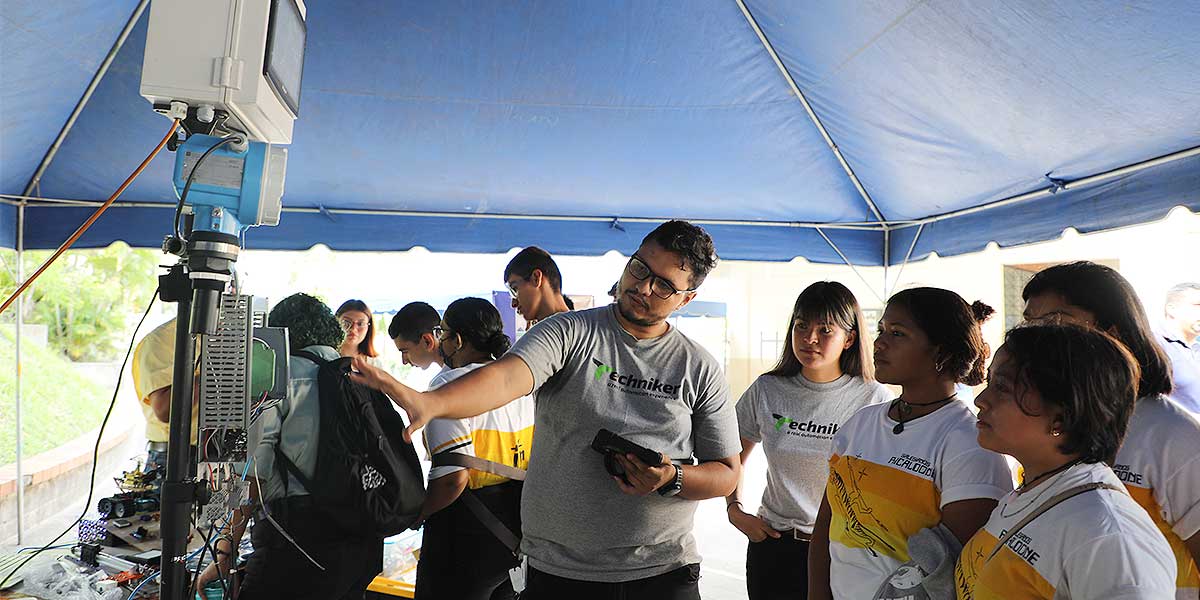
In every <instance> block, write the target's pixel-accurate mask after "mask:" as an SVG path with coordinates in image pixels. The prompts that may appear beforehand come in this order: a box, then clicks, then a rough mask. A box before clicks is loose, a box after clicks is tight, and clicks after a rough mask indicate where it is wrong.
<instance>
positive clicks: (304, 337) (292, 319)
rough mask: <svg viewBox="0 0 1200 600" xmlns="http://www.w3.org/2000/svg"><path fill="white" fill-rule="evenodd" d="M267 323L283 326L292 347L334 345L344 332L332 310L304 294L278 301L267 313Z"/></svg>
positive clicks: (268, 324)
mask: <svg viewBox="0 0 1200 600" xmlns="http://www.w3.org/2000/svg"><path fill="white" fill-rule="evenodd" d="M267 326H269V327H287V330H288V346H290V347H291V349H292V350H300V349H301V348H307V347H309V346H329V347H330V348H337V347H338V346H339V345H340V344H341V343H342V337H343V335H344V332H343V331H342V326H341V325H339V324H338V320H337V317H334V316H333V311H331V310H329V307H328V306H326V305H325V303H324V302H321V301H320V300H318V299H317V298H314V297H313V296H309V295H308V294H292V295H291V296H288V297H287V298H284V299H283V300H280V301H279V304H276V305H275V308H272V309H271V314H270V315H268V316H267Z"/></svg>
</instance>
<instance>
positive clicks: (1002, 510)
mask: <svg viewBox="0 0 1200 600" xmlns="http://www.w3.org/2000/svg"><path fill="white" fill-rule="evenodd" d="M1080 462H1081V461H1080V460H1079V459H1075V460H1072V461H1070V462H1068V463H1066V464H1064V465H1059V466H1058V467H1055V468H1053V469H1050V470H1049V471H1046V472H1045V473H1042V474H1041V475H1038V476H1037V477H1034V478H1032V479H1027V480H1025V483H1022V484H1021V485H1020V486H1018V487H1017V489H1015V490H1013V492H1014V494H1013V495H1010V496H1009V498H1011V499H1012V502H1009V501H1007V500H1006V501H1005V502H1004V504H1003V505H1002V506H1001V507H1000V516H1001V517H1003V518H1005V519H1008V518H1010V517H1014V516H1016V515H1018V514H1020V513H1021V511H1023V510H1025V509H1026V508H1029V507H1030V506H1033V505H1034V504H1036V503H1037V502H1038V501H1039V500H1041V498H1042V496H1043V495H1044V494H1045V493H1046V492H1047V490H1049V489H1050V488H1049V487H1045V488H1042V490H1041V491H1040V492H1038V493H1037V494H1036V495H1035V496H1034V498H1033V500H1030V501H1029V502H1028V503H1027V504H1022V505H1021V506H1019V507H1018V508H1017V510H1016V511H1014V512H1013V513H1012V514H1006V513H1005V509H1007V508H1009V507H1010V505H1011V504H1015V503H1017V501H1018V500H1021V494H1023V493H1024V492H1026V491H1027V490H1028V488H1029V486H1031V485H1033V484H1034V483H1037V482H1038V481H1040V480H1043V479H1048V478H1050V477H1053V476H1054V475H1057V474H1059V473H1062V472H1063V471H1066V470H1067V469H1070V468H1071V467H1073V466H1075V465H1077V464H1079V463H1080Z"/></svg>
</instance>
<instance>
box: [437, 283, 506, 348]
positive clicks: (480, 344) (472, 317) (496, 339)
mask: <svg viewBox="0 0 1200 600" xmlns="http://www.w3.org/2000/svg"><path fill="white" fill-rule="evenodd" d="M442 319H443V320H444V321H445V322H446V326H447V327H449V328H450V331H452V332H454V333H457V334H458V335H460V336H462V338H463V342H464V343H467V344H470V345H471V347H472V348H475V349H476V350H478V351H480V352H482V353H484V354H487V355H489V356H491V357H492V358H493V359H496V358H500V357H501V356H503V355H504V353H505V352H508V348H509V346H511V345H512V342H511V341H510V340H509V339H508V335H507V334H505V333H504V321H503V320H501V318H500V311H498V310H496V307H495V306H493V305H492V303H491V302H488V301H487V300H484V299H483V298H459V299H458V300H455V301H454V302H451V303H450V306H448V307H446V312H445V314H443V315H442Z"/></svg>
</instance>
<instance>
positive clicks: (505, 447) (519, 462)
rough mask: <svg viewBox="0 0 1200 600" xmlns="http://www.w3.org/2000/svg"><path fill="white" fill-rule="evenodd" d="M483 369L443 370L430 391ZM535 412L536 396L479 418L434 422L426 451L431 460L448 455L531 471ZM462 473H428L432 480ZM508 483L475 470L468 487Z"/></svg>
mask: <svg viewBox="0 0 1200 600" xmlns="http://www.w3.org/2000/svg"><path fill="white" fill-rule="evenodd" d="M482 366H483V365H482V364H480V363H473V364H469V365H466V366H464V367H459V368H457V369H443V370H442V372H441V373H438V374H437V376H436V377H434V378H433V380H432V381H430V382H429V389H431V390H436V389H437V388H439V387H442V386H443V385H446V384H447V383H450V382H451V381H454V380H455V379H458V378H459V377H462V376H463V375H466V374H467V373H470V372H471V371H474V370H475V369H478V368H479V367H482ZM533 408H534V405H533V396H522V397H520V398H517V399H516V400H513V401H512V402H509V403H508V404H505V405H504V406H501V407H500V408H497V409H495V410H490V411H488V412H485V413H483V414H482V415H479V416H475V417H469V418H466V419H433V420H432V421H430V422H429V424H428V425H426V426H425V449H426V451H428V452H429V456H430V457H432V456H433V455H435V454H438V453H440V452H447V451H449V452H456V453H458V454H466V455H468V456H477V457H479V458H482V459H484V460H490V461H492V462H497V463H502V464H505V465H508V466H510V467H516V468H518V469H528V468H529V450H530V448H531V447H532V446H533ZM462 469H463V467H455V466H441V467H433V468H432V469H430V470H429V480H430V481H433V480H434V479H437V478H439V477H444V476H446V475H449V474H450V473H453V472H455V471H461V470H462ZM507 481H509V479H508V478H507V477H501V476H499V475H493V474H491V473H484V472H482V471H474V470H472V471H471V472H470V475H469V476H468V480H467V487H468V488H470V489H473V490H477V489H479V488H482V487H487V486H490V485H497V484H500V483H505V482H507Z"/></svg>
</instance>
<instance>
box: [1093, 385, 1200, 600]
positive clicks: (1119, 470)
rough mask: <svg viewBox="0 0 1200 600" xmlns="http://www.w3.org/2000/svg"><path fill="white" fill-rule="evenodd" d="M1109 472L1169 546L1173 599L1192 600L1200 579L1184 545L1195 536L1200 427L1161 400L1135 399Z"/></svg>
mask: <svg viewBox="0 0 1200 600" xmlns="http://www.w3.org/2000/svg"><path fill="white" fill-rule="evenodd" d="M1113 471H1115V472H1116V474H1117V477H1118V478H1119V479H1120V480H1121V481H1122V482H1124V483H1125V488H1126V489H1128V490H1129V494H1130V495H1131V496H1133V499H1134V500H1136V501H1137V503H1138V504H1140V505H1142V508H1145V509H1146V512H1148V513H1150V518H1151V519H1153V521H1154V524H1155V525H1157V526H1158V529H1159V530H1160V531H1162V534H1163V535H1164V536H1165V537H1166V538H1167V542H1168V543H1169V544H1170V545H1171V550H1172V552H1173V553H1174V555H1175V567H1176V570H1177V572H1178V580H1177V581H1176V585H1177V587H1178V588H1179V590H1178V593H1177V595H1176V596H1175V597H1176V598H1189V599H1191V600H1195V598H1196V597H1197V594H1198V593H1200V592H1198V591H1197V590H1198V588H1200V573H1198V572H1197V568H1196V563H1195V561H1193V560H1192V555H1191V554H1190V553H1188V549H1187V546H1185V545H1184V542H1183V541H1184V540H1186V539H1188V538H1190V537H1192V536H1194V535H1196V533H1197V532H1198V531H1200V421H1198V420H1197V417H1196V416H1195V415H1193V414H1191V413H1189V412H1188V411H1187V410H1186V409H1184V408H1183V407H1181V406H1179V405H1178V404H1176V403H1175V402H1174V401H1172V400H1168V399H1167V398H1165V397H1162V396H1157V397H1153V398H1150V397H1148V398H1141V399H1139V400H1138V402H1137V406H1136V407H1135V408H1134V411H1133V417H1131V418H1130V419H1129V429H1128V430H1127V431H1126V433H1125V442H1124V443H1123V444H1121V449H1120V451H1118V452H1117V460H1116V462H1115V463H1113Z"/></svg>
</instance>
